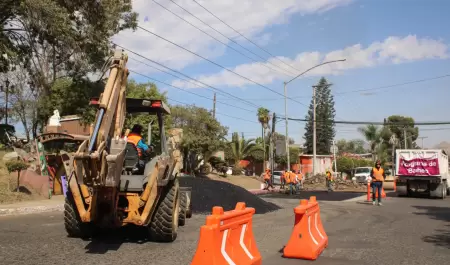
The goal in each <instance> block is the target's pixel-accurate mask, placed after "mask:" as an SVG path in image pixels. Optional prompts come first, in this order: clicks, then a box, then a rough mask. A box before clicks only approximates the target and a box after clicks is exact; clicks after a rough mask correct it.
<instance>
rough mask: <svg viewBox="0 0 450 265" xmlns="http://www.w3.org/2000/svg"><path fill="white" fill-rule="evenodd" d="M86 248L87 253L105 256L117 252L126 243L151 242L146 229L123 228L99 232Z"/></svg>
mask: <svg viewBox="0 0 450 265" xmlns="http://www.w3.org/2000/svg"><path fill="white" fill-rule="evenodd" d="M86 241H88V242H89V243H88V244H87V245H86V246H85V247H84V249H86V253H90V254H105V253H107V252H108V251H117V250H118V249H119V248H120V247H121V246H122V244H124V243H135V244H142V243H147V242H150V241H151V240H150V237H149V236H148V232H147V231H146V229H145V228H144V227H133V226H129V227H122V228H119V229H114V230H102V231H98V232H97V233H96V235H95V236H94V237H93V238H91V239H90V240H86Z"/></svg>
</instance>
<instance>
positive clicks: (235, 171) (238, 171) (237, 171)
mask: <svg viewBox="0 0 450 265" xmlns="http://www.w3.org/2000/svg"><path fill="white" fill-rule="evenodd" d="M242 170H243V169H242V167H239V166H234V167H233V169H232V171H233V173H232V174H233V175H234V176H237V175H242Z"/></svg>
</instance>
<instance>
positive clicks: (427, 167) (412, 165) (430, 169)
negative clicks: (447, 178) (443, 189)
mask: <svg viewBox="0 0 450 265" xmlns="http://www.w3.org/2000/svg"><path fill="white" fill-rule="evenodd" d="M399 162H400V165H399V166H398V175H402V176H435V175H439V161H438V159H437V158H432V159H425V158H415V159H411V160H406V159H403V158H400V161H399Z"/></svg>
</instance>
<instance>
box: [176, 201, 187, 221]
mask: <svg viewBox="0 0 450 265" xmlns="http://www.w3.org/2000/svg"><path fill="white" fill-rule="evenodd" d="M180 195H181V196H180V216H179V219H178V225H179V226H184V225H185V224H186V211H187V199H186V196H187V195H186V193H180Z"/></svg>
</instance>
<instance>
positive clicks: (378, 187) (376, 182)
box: [370, 160, 386, 206]
mask: <svg viewBox="0 0 450 265" xmlns="http://www.w3.org/2000/svg"><path fill="white" fill-rule="evenodd" d="M370 177H371V178H372V183H371V184H370V186H371V187H372V204H373V205H376V204H377V203H376V201H375V199H376V198H375V197H376V192H377V191H378V206H381V205H382V204H381V191H382V189H383V182H384V179H385V178H386V174H385V172H384V169H383V168H382V167H381V161H380V160H377V162H376V163H375V167H374V168H372V171H371V172H370Z"/></svg>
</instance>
